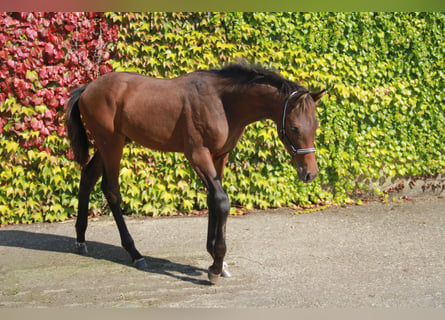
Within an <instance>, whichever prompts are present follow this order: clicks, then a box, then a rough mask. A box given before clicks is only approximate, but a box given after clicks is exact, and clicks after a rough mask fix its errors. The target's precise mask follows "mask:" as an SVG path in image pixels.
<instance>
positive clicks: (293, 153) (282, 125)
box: [280, 91, 316, 156]
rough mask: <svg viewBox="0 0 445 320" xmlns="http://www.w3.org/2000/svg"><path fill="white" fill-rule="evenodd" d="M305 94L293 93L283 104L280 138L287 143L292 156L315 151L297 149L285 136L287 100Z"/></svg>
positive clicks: (313, 149)
mask: <svg viewBox="0 0 445 320" xmlns="http://www.w3.org/2000/svg"><path fill="white" fill-rule="evenodd" d="M306 93H307V92H301V91H294V92H292V93H291V94H290V95H289V96H288V97H287V98H286V101H285V102H284V110H283V118H282V121H281V131H280V135H281V138H282V139H283V140H285V141H286V142H287V143H288V145H289V147H290V149H291V153H292V156H295V155H301V154H308V153H314V152H315V151H316V149H315V148H306V149H298V148H296V147H295V146H294V144H293V143H292V141H290V139H289V137H288V136H287V134H286V126H285V124H286V113H287V112H286V111H287V105H288V103H289V100H290V98H292V97H293V96H294V95H296V94H300V95H302V94H306Z"/></svg>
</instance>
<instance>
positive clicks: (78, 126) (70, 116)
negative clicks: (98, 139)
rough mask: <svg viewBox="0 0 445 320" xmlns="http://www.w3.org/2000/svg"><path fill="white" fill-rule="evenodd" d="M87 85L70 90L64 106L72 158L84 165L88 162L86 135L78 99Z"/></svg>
mask: <svg viewBox="0 0 445 320" xmlns="http://www.w3.org/2000/svg"><path fill="white" fill-rule="evenodd" d="M86 88H87V85H84V86H83V87H79V88H76V89H74V90H73V91H71V99H70V100H69V101H68V104H67V106H66V114H65V115H66V120H65V125H66V130H67V133H68V139H69V140H70V143H71V148H72V149H73V152H74V160H75V161H76V162H78V163H80V165H82V166H84V165H85V164H86V163H87V162H88V158H89V156H88V137H87V133H86V131H85V127H84V126H83V123H82V120H81V119H80V111H79V105H78V102H79V99H80V95H81V94H82V92H84V91H85V89H86Z"/></svg>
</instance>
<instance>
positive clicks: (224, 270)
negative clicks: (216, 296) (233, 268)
mask: <svg viewBox="0 0 445 320" xmlns="http://www.w3.org/2000/svg"><path fill="white" fill-rule="evenodd" d="M231 276H232V274H231V273H230V271H229V268H228V267H227V263H226V262H224V263H223V268H222V272H221V277H224V278H230V277H231Z"/></svg>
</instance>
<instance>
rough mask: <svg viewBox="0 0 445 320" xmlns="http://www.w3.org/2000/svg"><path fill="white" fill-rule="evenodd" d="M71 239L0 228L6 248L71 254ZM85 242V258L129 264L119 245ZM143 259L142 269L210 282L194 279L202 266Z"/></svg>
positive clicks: (0, 239) (200, 281)
mask: <svg viewBox="0 0 445 320" xmlns="http://www.w3.org/2000/svg"><path fill="white" fill-rule="evenodd" d="M74 242H75V240H74V238H71V237H67V236H61V235H54V234H46V233H34V232H28V231H21V230H2V231H0V246H6V247H17V248H25V249H31V250H44V251H53V252H62V253H74ZM87 245H88V254H87V255H86V256H88V257H91V258H94V259H100V260H108V261H111V262H114V263H119V264H123V265H126V266H130V263H129V260H130V258H129V256H128V254H127V253H126V252H125V250H124V249H123V248H122V247H118V246H114V245H110V244H107V243H102V242H96V241H88V242H87ZM144 258H145V261H146V262H147V264H148V268H147V269H144V270H141V271H145V272H149V273H156V274H162V275H167V276H170V277H173V278H176V279H179V280H182V281H188V282H192V283H195V284H200V285H211V282H210V281H207V280H203V279H199V278H196V277H198V276H201V275H202V274H203V273H207V271H206V270H204V269H201V268H197V267H193V266H191V265H186V264H180V263H176V262H172V261H170V260H167V259H160V258H155V257H149V256H145V257H144Z"/></svg>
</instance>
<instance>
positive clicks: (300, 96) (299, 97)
mask: <svg viewBox="0 0 445 320" xmlns="http://www.w3.org/2000/svg"><path fill="white" fill-rule="evenodd" d="M308 94H309V91H303V92H294V93H292V94H291V95H290V97H289V102H290V103H292V104H295V105H296V104H298V103H299V102H300V101H303V100H304V99H306V97H307V95H308Z"/></svg>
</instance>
